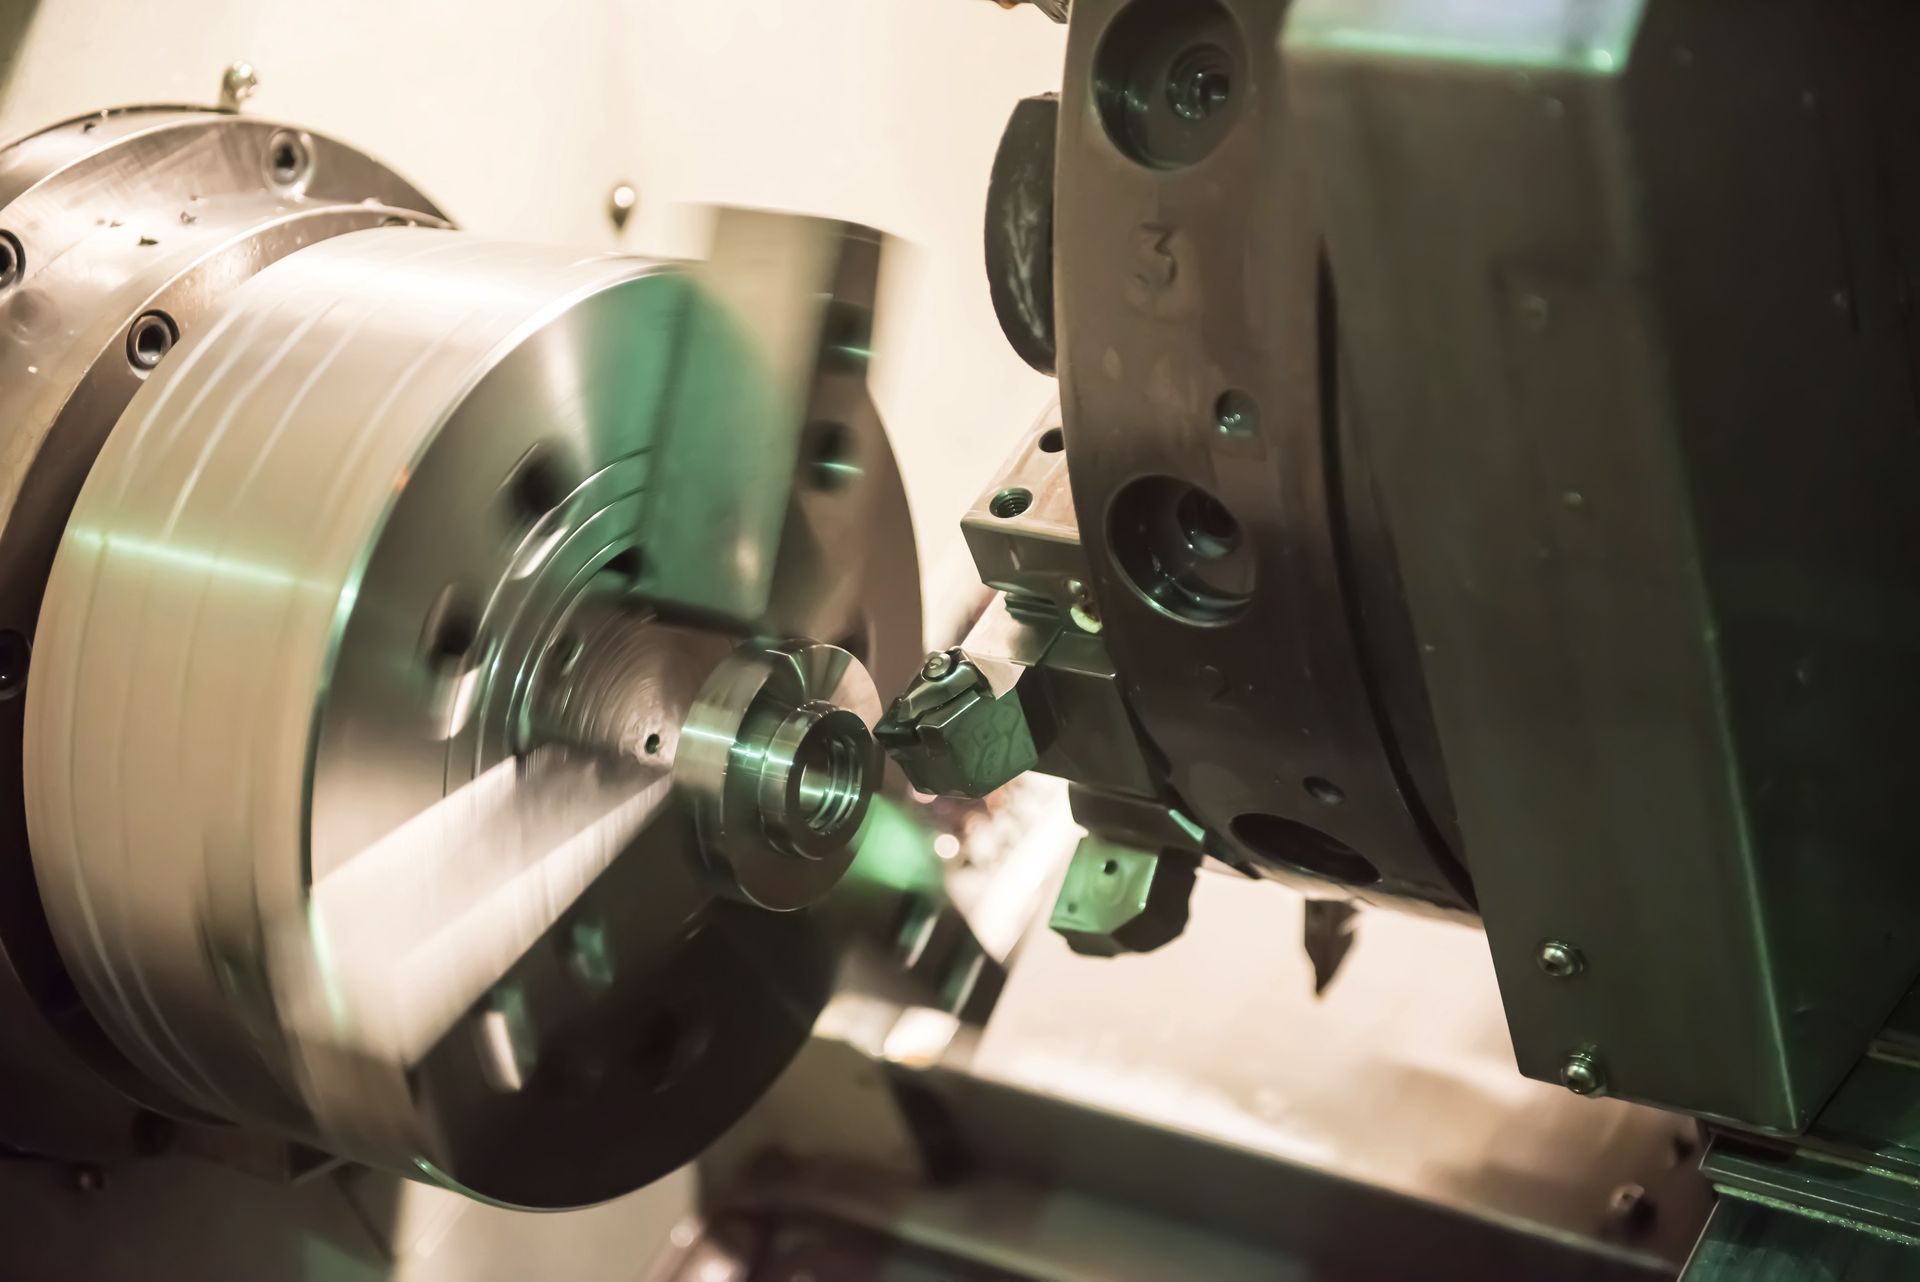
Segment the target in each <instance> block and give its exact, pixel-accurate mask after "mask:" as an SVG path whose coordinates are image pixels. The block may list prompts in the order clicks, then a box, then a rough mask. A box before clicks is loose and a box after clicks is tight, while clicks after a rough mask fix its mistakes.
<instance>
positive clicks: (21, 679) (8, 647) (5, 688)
mask: <svg viewBox="0 0 1920 1282" xmlns="http://www.w3.org/2000/svg"><path fill="white" fill-rule="evenodd" d="M32 654H33V647H32V646H31V645H29V644H28V643H27V639H26V637H24V636H22V635H21V634H20V633H18V632H15V631H14V630H13V629H12V628H8V629H7V630H6V631H4V632H0V700H5V699H14V698H18V697H19V695H20V692H21V691H22V690H24V689H26V688H27V662H28V660H29V658H30V657H31V656H32Z"/></svg>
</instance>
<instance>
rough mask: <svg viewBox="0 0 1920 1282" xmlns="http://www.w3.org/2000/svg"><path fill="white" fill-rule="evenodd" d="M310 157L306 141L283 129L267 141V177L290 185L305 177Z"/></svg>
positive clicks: (284, 184)
mask: <svg viewBox="0 0 1920 1282" xmlns="http://www.w3.org/2000/svg"><path fill="white" fill-rule="evenodd" d="M311 159H312V153H311V152H309V151H308V150H307V144H306V141H305V140H304V139H302V138H301V137H300V135H298V134H296V133H292V132H290V131H288V130H284V129H283V130H281V131H280V132H279V133H277V134H275V135H274V136H273V137H272V138H271V139H270V140H269V141H268V143H267V177H269V178H271V179H272V180H273V181H274V182H275V183H277V184H278V185H280V186H282V187H291V186H293V185H295V184H296V183H299V182H300V181H302V180H303V179H305V178H306V177H307V167H308V164H309V163H310V161H311Z"/></svg>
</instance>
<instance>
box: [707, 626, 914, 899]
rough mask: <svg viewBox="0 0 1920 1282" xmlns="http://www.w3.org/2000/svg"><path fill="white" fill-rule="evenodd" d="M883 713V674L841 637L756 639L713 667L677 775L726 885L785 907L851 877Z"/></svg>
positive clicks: (876, 776)
mask: <svg viewBox="0 0 1920 1282" xmlns="http://www.w3.org/2000/svg"><path fill="white" fill-rule="evenodd" d="M879 716H880V700H879V696H878V695H877V694H875V693H874V688H873V679H872V678H871V677H869V676H868V675H867V671H866V669H865V668H864V667H862V666H861V665H860V662H859V660H857V659H855V658H854V657H853V656H852V655H850V654H848V653H847V652H846V651H844V650H841V649H838V648H837V647H834V646H828V645H818V644H813V643H790V644H787V645H783V646H776V647H771V648H762V647H758V646H752V645H749V646H745V647H742V649H741V650H740V651H739V652H738V653H736V654H733V655H730V656H729V657H727V658H726V659H725V660H723V661H722V662H721V663H720V664H719V665H718V666H717V667H716V668H715V669H714V670H713V674H712V676H710V677H709V678H708V680H707V683H706V685H705V686H704V687H703V688H702V689H701V691H700V694H699V696H698V698H697V699H696V700H695V701H694V704H693V707H692V709H691V711H690V712H689V714H688V716H687V721H686V725H685V727H684V728H683V730H682V731H681V738H680V750H679V753H678V756H677V758H676V759H675V762H674V778H675V781H676V782H677V783H678V784H679V785H680V787H681V788H682V790H684V791H685V792H686V794H687V795H688V796H689V797H690V798H692V800H693V805H694V812H695V815H696V816H697V819H698V823H699V831H700V844H699V854H700V858H701V860H702V862H703V864H704V865H705V866H706V868H707V870H708V871H709V872H710V873H711V874H712V876H713V877H714V879H715V880H716V881H717V882H718V883H719V884H720V885H721V886H723V887H724V888H725V889H726V890H727V891H728V892H729V893H732V894H735V895H737V896H739V897H740V898H742V899H744V900H745V901H747V902H748V903H752V904H757V905H759V906H760V907H762V908H770V909H774V910H776V911H782V912H785V911H791V910H793V909H796V908H804V907H806V906H808V905H809V904H812V903H814V902H816V901H818V900H819V899H820V898H821V897H822V896H824V895H825V894H826V893H827V892H828V891H829V890H831V889H832V888H833V887H834V885H835V884H837V883H838V882H839V880H840V876H841V874H842V873H844V872H845V871H846V870H847V865H848V864H850V863H851V862H852V861H853V857H854V854H855V852H856V846H855V842H854V836H855V834H856V833H857V832H858V831H859V829H860V826H861V823H862V822H863V821H864V820H865V819H866V816H867V806H868V803H870V802H871V801H872V800H873V795H874V792H875V790H876V789H877V788H878V787H879V782H880V750H879V748H878V747H877V746H876V745H875V744H874V741H873V735H872V731H871V727H872V725H873V723H874V722H875V721H877V720H878V719H879Z"/></svg>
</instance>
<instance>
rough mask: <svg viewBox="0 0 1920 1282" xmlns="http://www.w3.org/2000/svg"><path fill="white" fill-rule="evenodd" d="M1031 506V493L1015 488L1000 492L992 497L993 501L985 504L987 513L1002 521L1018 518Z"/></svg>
mask: <svg viewBox="0 0 1920 1282" xmlns="http://www.w3.org/2000/svg"><path fill="white" fill-rule="evenodd" d="M1032 506H1033V491H1032V490H1023V489H1021V488H1019V487H1018V486H1015V487H1014V488H1012V489H1006V490H1001V491H1000V492H999V493H998V494H996V495H994V496H993V501H992V502H991V503H988V504H987V511H989V512H991V513H993V514H994V515H995V516H997V517H999V518H1000V519H1001V520H1003V521H1004V520H1008V519H1009V518H1012V517H1016V516H1019V515H1020V514H1021V513H1022V512H1024V511H1026V510H1027V509H1028V508H1030V507H1032Z"/></svg>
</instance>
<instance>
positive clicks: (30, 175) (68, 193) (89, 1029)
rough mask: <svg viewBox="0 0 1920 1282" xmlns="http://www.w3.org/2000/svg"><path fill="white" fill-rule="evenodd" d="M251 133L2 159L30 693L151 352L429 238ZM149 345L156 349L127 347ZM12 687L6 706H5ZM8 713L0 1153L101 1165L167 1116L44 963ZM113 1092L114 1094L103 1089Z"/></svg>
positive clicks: (167, 136) (353, 174)
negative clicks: (324, 266)
mask: <svg viewBox="0 0 1920 1282" xmlns="http://www.w3.org/2000/svg"><path fill="white" fill-rule="evenodd" d="M279 132H280V130H279V127H278V126H276V125H274V124H272V123H270V122H265V121H256V120H240V119H237V118H234V117H231V116H224V115H218V114H215V113H212V112H204V111H193V110H189V109H175V108H153V109H137V110H125V111H115V112H102V113H98V114H95V115H90V116H86V117H83V118H79V119H75V120H70V121H68V122H66V123H64V124H60V125H56V126H54V127H52V128H50V129H47V130H44V131H42V132H40V133H37V134H34V135H32V136H30V137H28V138H25V139H22V140H20V141H17V142H15V143H13V144H12V145H11V146H9V147H7V148H6V149H5V150H0V241H4V243H6V244H7V245H9V246H16V247H17V248H18V257H19V260H20V261H19V262H18V263H17V264H16V267H17V270H16V271H15V272H14V273H13V279H12V280H11V281H10V283H8V284H6V285H5V286H0V644H4V645H6V646H7V647H8V653H9V654H10V655H12V656H13V657H14V660H16V661H17V667H18V670H17V671H16V672H15V673H14V677H15V678H16V679H17V682H18V683H26V682H27V676H28V674H27V671H26V664H27V640H28V639H30V638H31V637H32V636H33V635H34V629H35V626H36V623H37V621H38V617H39V613H40V604H41V594H42V591H43V588H44V586H45V582H46V576H47V572H48V569H49V567H50V566H51V564H52V561H53V555H54V549H55V546H56V545H57V543H58V540H59V538H60V534H61V530H62V529H63V527H64V524H65V521H66V519H67V514H68V512H69V510H70V509H71V507H72V504H73V501H74V498H75V496H76V494H77V493H78V492H79V489H80V485H81V482H82V480H83V478H84V477H85V475H86V472H87V469H88V467H89V466H90V465H91V463H92V461H93V458H94V455H95V453H96V452H97V451H98V449H99V448H100V445H101V443H102V441H104V440H105V438H106V436H107V433H108V431H109V430H110V429H111V427H112V426H113V423H114V421H115V419H116V418H117V417H118V415H119V414H120V412H121V410H122V409H123V408H124V407H125V405H126V403H127V401H128V400H129V398H131V397H132V396H133V394H134V393H135V392H136V391H137V390H138V389H139V388H140V387H141V385H142V382H143V380H144V379H146V377H147V376H148V373H149V370H150V368H151V367H152V366H153V365H154V364H157V363H159V362H160V361H161V360H162V359H163V358H165V357H166V355H167V353H166V351H165V347H166V346H167V345H170V343H171V341H172V340H174V339H175V338H177V337H180V336H191V335H192V334H194V333H195V332H197V330H198V329H199V328H200V326H201V325H202V324H203V323H204V322H205V321H206V320H207V319H208V318H209V317H210V315H211V313H212V311H213V310H214V308H216V307H217V306H218V304H219V303H220V302H221V300H222V299H223V298H224V297H225V296H226V294H227V292H228V291H229V290H230V289H231V288H232V287H233V286H235V285H236V284H238V283H239V282H241V281H243V280H245V279H246V278H247V277H249V276H250V275H252V274H253V273H254V272H256V271H258V270H259V269H260V268H261V267H263V266H265V265H267V264H268V263H271V262H273V261H275V260H277V259H279V258H281V257H283V256H285V255H286V254H289V253H292V252H295V251H297V250H299V249H301V248H302V247H304V246H307V245H311V244H314V243H316V242H318V241H320V240H324V239H326V238H328V237H331V236H335V235H339V234H341V233H344V232H350V231H355V230H360V229H364V228H370V227H376V226H379V225H380V224H382V223H383V222H388V221H418V222H423V223H429V224H433V223H438V222H439V221H440V215H439V211H438V210H437V209H436V208H435V207H434V205H433V204H432V203H431V202H430V201H428V200H427V199H426V198H425V197H424V196H422V195H421V194H420V192H419V191H418V190H416V189H415V188H414V187H412V186H411V185H410V184H408V183H407V182H405V181H404V180H402V179H400V178H399V177H397V176H396V175H394V174H393V173H392V172H391V171H390V170H388V169H386V168H384V167H383V166H381V165H380V164H378V163H377V162H375V161H372V160H370V159H368V158H367V157H366V156H364V155H362V154H361V153H359V152H357V151H355V150H353V149H351V148H349V147H347V146H345V145H343V144H341V143H338V142H335V141H333V140H332V139H329V138H326V137H324V136H321V135H316V134H304V135H303V137H304V139H305V142H304V143H303V146H304V147H305V148H306V149H307V155H308V157H309V162H310V163H309V166H308V169H307V172H306V173H305V175H304V177H303V178H302V180H301V182H299V183H298V184H297V185H292V186H290V185H287V184H284V183H280V182H277V181H275V179H274V177H273V175H272V173H271V166H270V163H269V162H270V159H271V157H270V143H271V141H272V139H273V138H274V137H275V136H276V134H277V133H279ZM143 334H144V335H161V336H164V337H165V339H166V340H167V342H166V343H164V344H160V345H147V344H144V343H143V342H142V341H141V339H140V337H139V336H140V335H143ZM17 688H18V687H17V685H16V689H17ZM25 711H26V701H25V700H23V699H18V698H14V699H8V700H0V886H3V887H4V892H3V893H0V949H3V950H4V954H5V962H4V964H0V1009H4V1010H5V1012H6V1018H5V1022H6V1024H7V1027H8V1034H7V1036H6V1037H5V1038H4V1039H0V1095H4V1096H5V1097H6V1098H8V1099H10V1100H19V1101H22V1102H23V1103H24V1101H27V1100H32V1101H33V1103H32V1104H31V1105H30V1106H23V1107H19V1108H7V1109H0V1136H4V1137H5V1138H6V1139H7V1140H9V1141H10V1142H13V1143H16V1144H20V1145H23V1146H25V1147H28V1148H34V1149H41V1150H46V1151H53V1152H61V1153H67V1154H71V1155H74V1156H94V1157H106V1156H112V1155H115V1154H121V1153H126V1152H129V1151H132V1150H133V1148H134V1147H136V1143H135V1136H134V1127H135V1124H136V1122H137V1117H136V1110H135V1109H134V1107H133V1105H132V1103H131V1102H130V1101H129V1099H128V1098H127V1097H126V1095H125V1094H123V1093H122V1092H131V1093H132V1094H134V1095H136V1096H138V1097H140V1098H142V1099H143V1100H145V1101H146V1102H149V1103H157V1104H161V1105H163V1106H174V1107H177V1106H178V1105H179V1100H178V1099H177V1098H175V1097H173V1096H171V1095H170V1094H169V1093H168V1092H166V1091H164V1090H161V1089H160V1088H158V1087H157V1086H156V1085H155V1084H153V1083H151V1082H148V1081H146V1080H145V1079H144V1078H143V1077H141V1076H140V1075H139V1074H136V1073H133V1072H131V1071H130V1070H129V1068H128V1066H127V1064H126V1061H125V1059H124V1057H123V1056H122V1055H121V1054H120V1053H119V1052H118V1051H117V1050H116V1049H115V1048H114V1047H113V1046H112V1045H111V1044H110V1043H108V1042H107V1040H106V1039H105V1037H104V1036H103V1035H102V1034H101V1032H100V1030H99V1028H98V1026H97V1024H95V1022H94V1021H93V1019H92V1017H91V1016H90V1015H89V1013H88V1012H87V1010H86V1009H85V1008H84V1007H83V1006H82V1005H81V1003H80V1002H79V1001H78V1000H77V998H76V996H75V994H74V992H73V988H72V985H71V983H70V982H69V981H68V979H67V977H66V975H65V974H64V972H63V969H62V967H61V965H60V963H59V961H58V959H57V957H56V956H55V953H54V948H53V942H52V939H51V937H50V936H49V935H48V932H47V927H46V924H45V922H44V920H43V919H42V916H41V913H40V909H39V906H38V896H37V892H36V889H35V885H34V880H33V873H32V867H31V864H30V860H29V855H28V845H27V830H26V822H25V817H24V811H23V808H22V798H21V792H20V782H19V781H20V778H21V769H22V759H21V750H22V747H21V744H22V741H21V735H22V719H23V717H24V715H25ZM107 1081H111V1082H112V1083H114V1088H113V1089H109V1088H108V1087H107V1086H106V1085H105V1083H106V1082H107Z"/></svg>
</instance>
